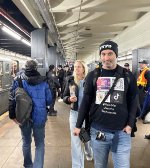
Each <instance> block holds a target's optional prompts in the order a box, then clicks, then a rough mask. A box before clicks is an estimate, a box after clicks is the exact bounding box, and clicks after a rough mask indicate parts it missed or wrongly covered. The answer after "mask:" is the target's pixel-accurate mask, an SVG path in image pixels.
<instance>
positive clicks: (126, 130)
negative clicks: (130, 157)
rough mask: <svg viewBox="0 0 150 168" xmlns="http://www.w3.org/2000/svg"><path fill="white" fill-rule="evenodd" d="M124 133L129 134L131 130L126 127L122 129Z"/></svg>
mask: <svg viewBox="0 0 150 168" xmlns="http://www.w3.org/2000/svg"><path fill="white" fill-rule="evenodd" d="M123 131H124V132H126V133H127V134H131V131H132V128H131V127H130V126H129V125H127V126H126V127H125V128H124V129H123Z"/></svg>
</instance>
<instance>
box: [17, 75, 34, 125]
mask: <svg viewBox="0 0 150 168" xmlns="http://www.w3.org/2000/svg"><path fill="white" fill-rule="evenodd" d="M17 81H18V85H19V86H18V88H17V89H16V90H15V100H16V108H15V113H16V120H17V121H18V122H19V123H20V124H23V123H24V122H25V121H27V120H30V116H31V112H32V99H31V97H30V96H29V95H28V93H27V92H26V91H25V90H24V88H23V84H22V80H21V78H17Z"/></svg>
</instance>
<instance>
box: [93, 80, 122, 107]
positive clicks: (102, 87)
mask: <svg viewBox="0 0 150 168" xmlns="http://www.w3.org/2000/svg"><path fill="white" fill-rule="evenodd" d="M114 80H115V77H99V78H98V79H97V82H96V83H97V91H96V101H95V103H96V104H100V103H101V102H102V100H103V99H104V97H105V96H106V94H107V92H108V91H109V89H110V88H111V87H112V85H113V83H114ZM123 93H124V78H120V79H118V81H117V84H116V86H115V88H114V91H113V93H112V94H111V95H109V96H108V98H107V99H106V101H105V102H108V103H119V104H121V103H122V102H123Z"/></svg>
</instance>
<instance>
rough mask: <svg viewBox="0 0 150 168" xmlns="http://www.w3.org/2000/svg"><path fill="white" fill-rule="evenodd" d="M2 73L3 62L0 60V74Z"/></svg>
mask: <svg viewBox="0 0 150 168" xmlns="http://www.w3.org/2000/svg"><path fill="white" fill-rule="evenodd" d="M2 74H3V62H2V61H0V75H2Z"/></svg>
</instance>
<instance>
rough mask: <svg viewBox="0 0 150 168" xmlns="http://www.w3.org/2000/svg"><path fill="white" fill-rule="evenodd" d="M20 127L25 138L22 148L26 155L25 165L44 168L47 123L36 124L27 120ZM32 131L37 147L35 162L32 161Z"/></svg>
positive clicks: (31, 167) (29, 167) (26, 166)
mask: <svg viewBox="0 0 150 168" xmlns="http://www.w3.org/2000/svg"><path fill="white" fill-rule="evenodd" d="M20 129H21V135H22V140H23V145H22V150H23V156H24V167H25V168H43V165H44V153H45V143H44V139H45V124H43V125H40V126H35V125H33V124H32V123H31V122H27V123H25V124H24V125H22V126H20ZM32 132H33V137H34V142H35V147H36V148H35V158H34V162H32V155H31V142H32Z"/></svg>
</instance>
